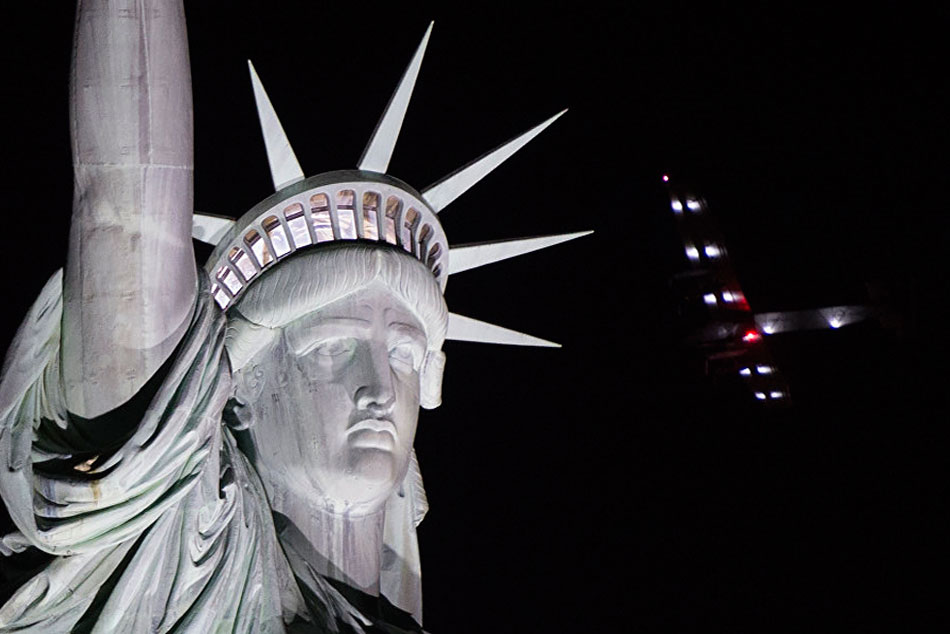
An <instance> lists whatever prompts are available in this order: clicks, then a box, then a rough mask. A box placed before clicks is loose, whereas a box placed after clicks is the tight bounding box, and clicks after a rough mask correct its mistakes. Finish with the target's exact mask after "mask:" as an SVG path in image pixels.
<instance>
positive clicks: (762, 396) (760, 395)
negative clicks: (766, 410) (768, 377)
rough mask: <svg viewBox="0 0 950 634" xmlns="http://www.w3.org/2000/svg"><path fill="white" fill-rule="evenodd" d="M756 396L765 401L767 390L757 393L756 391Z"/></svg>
mask: <svg viewBox="0 0 950 634" xmlns="http://www.w3.org/2000/svg"><path fill="white" fill-rule="evenodd" d="M755 397H756V398H757V399H759V400H760V401H764V400H765V392H756V393H755Z"/></svg>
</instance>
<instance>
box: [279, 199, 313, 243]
mask: <svg viewBox="0 0 950 634" xmlns="http://www.w3.org/2000/svg"><path fill="white" fill-rule="evenodd" d="M284 220H286V221H287V227H289V228H290V237H291V238H292V239H293V241H294V246H295V247H297V248H300V247H302V246H306V245H308V244H310V242H311V240H310V231H309V230H308V229H307V219H306V218H305V217H304V215H303V205H301V204H300V203H294V204H292V205H289V206H288V207H287V208H286V209H284Z"/></svg>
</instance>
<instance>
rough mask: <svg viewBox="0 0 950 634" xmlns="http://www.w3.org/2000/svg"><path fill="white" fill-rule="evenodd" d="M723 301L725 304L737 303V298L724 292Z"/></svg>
mask: <svg viewBox="0 0 950 634" xmlns="http://www.w3.org/2000/svg"><path fill="white" fill-rule="evenodd" d="M722 301H724V302H734V301H736V296H735V295H733V294H732V293H730V292H729V291H723V292H722Z"/></svg>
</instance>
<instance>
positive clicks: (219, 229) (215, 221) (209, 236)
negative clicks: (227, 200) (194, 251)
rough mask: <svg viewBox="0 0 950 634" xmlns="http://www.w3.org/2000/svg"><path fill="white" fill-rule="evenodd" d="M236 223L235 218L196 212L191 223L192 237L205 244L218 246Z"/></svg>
mask: <svg viewBox="0 0 950 634" xmlns="http://www.w3.org/2000/svg"><path fill="white" fill-rule="evenodd" d="M236 222H237V221H236V220H234V219H233V218H227V217H225V216H215V215H213V214H199V213H198V212H195V215H194V217H193V219H192V221H191V237H192V238H194V239H195V240H199V241H201V242H204V243H205V244H210V245H212V246H218V243H219V242H221V240H222V239H223V238H224V236H225V235H227V233H228V231H230V230H231V227H233V226H234V225H235V223H236Z"/></svg>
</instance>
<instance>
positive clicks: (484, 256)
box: [449, 231, 594, 275]
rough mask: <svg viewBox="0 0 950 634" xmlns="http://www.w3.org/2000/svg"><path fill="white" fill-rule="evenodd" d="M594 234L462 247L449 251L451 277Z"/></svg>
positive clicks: (516, 240)
mask: <svg viewBox="0 0 950 634" xmlns="http://www.w3.org/2000/svg"><path fill="white" fill-rule="evenodd" d="M591 233H594V232H593V231H579V232H577V233H562V234H560V235H555V236H542V237H539V238H520V239H515V240H500V241H498V242H485V243H482V244H471V245H461V246H457V247H452V248H451V249H449V275H454V274H455V273H461V272H462V271H467V270H469V269H477V268H478V267H480V266H485V265H486V264H492V263H494V262H500V261H502V260H507V259H508V258H513V257H515V256H518V255H523V254H525V253H531V252H532V251H538V250H540V249H546V248H548V247H553V246H554V245H556V244H561V243H562V242H567V241H569V240H574V239H575V238H580V237H583V236H586V235H590V234H591Z"/></svg>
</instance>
